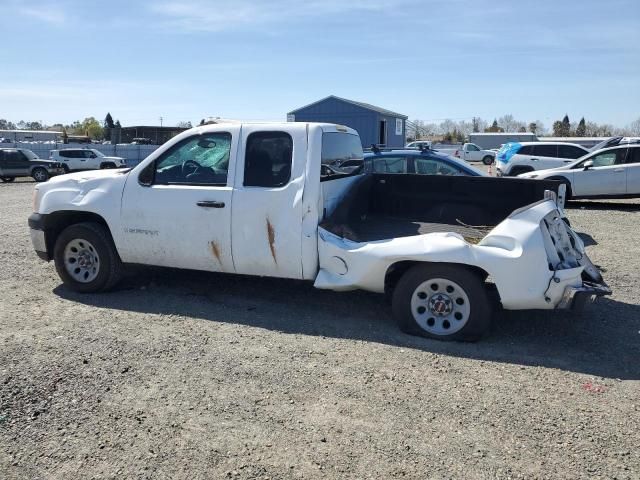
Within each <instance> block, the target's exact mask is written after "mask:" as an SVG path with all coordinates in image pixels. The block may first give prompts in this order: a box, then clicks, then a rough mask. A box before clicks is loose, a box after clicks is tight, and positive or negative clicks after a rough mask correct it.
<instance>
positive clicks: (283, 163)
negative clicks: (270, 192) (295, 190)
mask: <svg viewBox="0 0 640 480" xmlns="http://www.w3.org/2000/svg"><path fill="white" fill-rule="evenodd" d="M292 162H293V139H292V138H291V135H289V134H288V133H286V132H255V133H252V134H250V135H249V137H248V138H247V146H246V153H245V160H244V186H245V187H266V188H276V187H282V186H284V185H286V184H287V183H289V180H290V179H291V165H292Z"/></svg>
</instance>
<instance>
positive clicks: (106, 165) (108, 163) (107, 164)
mask: <svg viewBox="0 0 640 480" xmlns="http://www.w3.org/2000/svg"><path fill="white" fill-rule="evenodd" d="M112 166H113V167H115V166H116V164H115V162H111V161H109V162H102V163H101V164H100V168H105V167H112Z"/></svg>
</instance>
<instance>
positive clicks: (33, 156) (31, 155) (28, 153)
mask: <svg viewBox="0 0 640 480" xmlns="http://www.w3.org/2000/svg"><path fill="white" fill-rule="evenodd" d="M22 153H24V154H25V155H26V156H27V158H28V159H29V160H39V158H38V156H37V155H36V154H35V153H33V152H32V151H31V150H22Z"/></svg>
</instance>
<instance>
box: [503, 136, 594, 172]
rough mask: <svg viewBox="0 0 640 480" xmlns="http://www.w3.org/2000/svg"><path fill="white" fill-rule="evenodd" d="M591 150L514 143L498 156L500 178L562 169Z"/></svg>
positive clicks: (537, 143)
mask: <svg viewBox="0 0 640 480" xmlns="http://www.w3.org/2000/svg"><path fill="white" fill-rule="evenodd" d="M587 153H589V150H588V149H586V148H584V147H582V146H580V145H576V144H575V143H564V142H557V143H551V142H522V143H518V142H512V143H505V144H504V145H503V146H502V148H501V149H500V150H498V153H497V154H496V163H497V168H496V170H497V174H498V176H499V177H500V176H505V177H506V176H516V175H520V174H522V173H527V172H532V171H534V170H544V169H548V168H556V167H562V166H563V165H567V164H569V163H573V161H574V160H577V159H578V158H580V157H582V156H584V155H586V154H587Z"/></svg>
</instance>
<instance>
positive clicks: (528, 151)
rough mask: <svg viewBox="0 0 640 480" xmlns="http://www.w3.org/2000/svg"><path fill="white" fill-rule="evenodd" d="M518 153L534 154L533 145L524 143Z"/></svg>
mask: <svg viewBox="0 0 640 480" xmlns="http://www.w3.org/2000/svg"><path fill="white" fill-rule="evenodd" d="M518 155H533V147H532V146H531V145H524V146H522V147H520V150H518Z"/></svg>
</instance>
